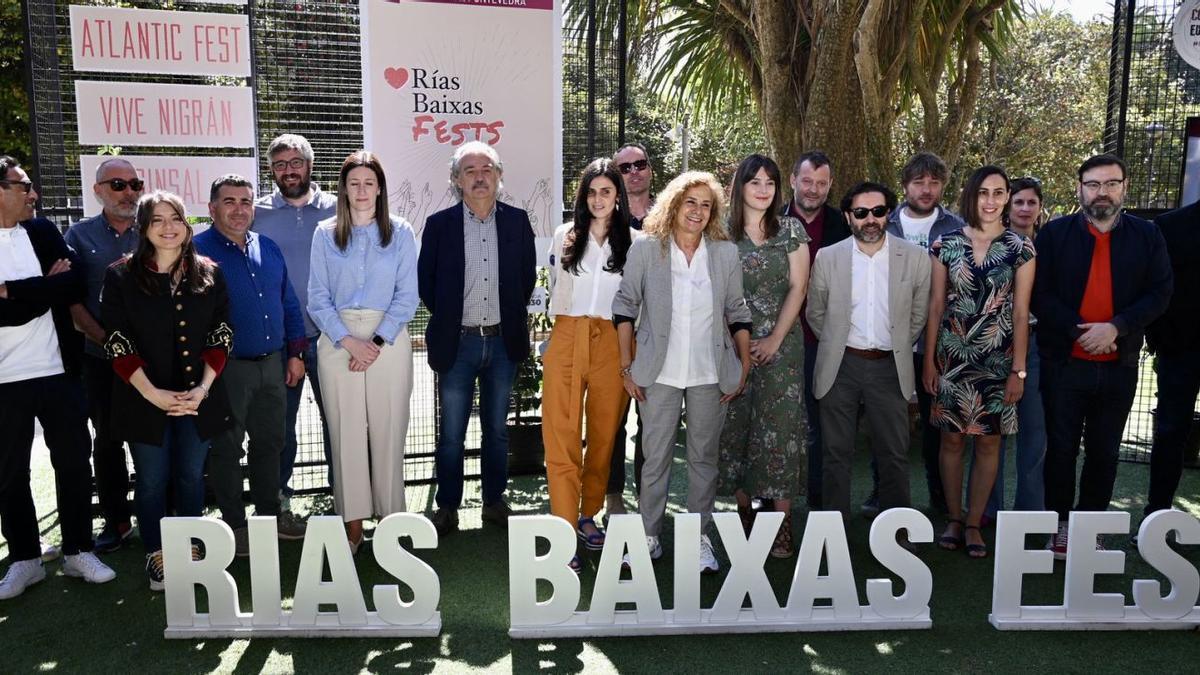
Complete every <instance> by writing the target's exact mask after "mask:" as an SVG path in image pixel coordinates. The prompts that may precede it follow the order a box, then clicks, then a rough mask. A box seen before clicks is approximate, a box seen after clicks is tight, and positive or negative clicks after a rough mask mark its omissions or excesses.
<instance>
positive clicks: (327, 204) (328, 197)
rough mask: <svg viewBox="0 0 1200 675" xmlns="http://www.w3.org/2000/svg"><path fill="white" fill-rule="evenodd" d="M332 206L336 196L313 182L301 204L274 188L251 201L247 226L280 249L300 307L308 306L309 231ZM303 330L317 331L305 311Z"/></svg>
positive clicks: (311, 237)
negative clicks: (307, 197)
mask: <svg viewBox="0 0 1200 675" xmlns="http://www.w3.org/2000/svg"><path fill="white" fill-rule="evenodd" d="M336 206H337V197H336V196H335V195H334V194H332V193H330V192H323V191H322V190H321V188H320V187H318V186H317V184H316V183H313V184H312V193H311V195H310V196H309V200H308V203H307V204H305V205H303V206H292V205H291V204H289V203H288V201H287V200H286V199H284V197H283V194H281V193H280V192H279V188H278V187H276V188H275V192H274V193H272V194H270V195H264V196H262V197H260V198H259V199H258V201H256V202H254V224H253V225H252V226H251V227H252V228H253V229H254V231H255V232H259V233H261V234H265V235H267V236H268V237H270V238H271V240H272V241H274V242H275V243H276V244H278V245H279V250H281V251H283V259H284V260H286V261H287V268H288V276H290V277H291V279H292V284H293V285H294V286H295V287H296V296H297V297H298V298H300V306H301V307H306V306H307V305H308V263H309V258H310V255H311V251H310V250H309V249H310V247H311V246H312V241H313V230H315V229H317V223H319V222H321V221H322V220H325V219H326V218H329V217H332V216H333V211H334V208H335V207H336ZM304 332H305V334H306V335H307V336H308V337H310V338H311V337H315V336H316V334H317V327H316V324H314V323H313V320H312V317H310V316H309V315H308V312H307V311H306V312H304Z"/></svg>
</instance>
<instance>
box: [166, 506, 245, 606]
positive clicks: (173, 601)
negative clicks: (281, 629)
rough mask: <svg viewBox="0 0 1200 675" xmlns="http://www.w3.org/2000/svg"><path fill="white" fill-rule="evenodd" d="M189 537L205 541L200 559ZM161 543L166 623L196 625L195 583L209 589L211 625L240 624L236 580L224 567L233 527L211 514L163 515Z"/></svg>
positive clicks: (230, 551)
mask: <svg viewBox="0 0 1200 675" xmlns="http://www.w3.org/2000/svg"><path fill="white" fill-rule="evenodd" d="M192 539H199V540H200V541H201V542H203V544H204V551H205V553H204V558H203V559H201V560H192ZM162 544H163V572H164V581H165V583H166V592H167V626H168V627H170V628H174V627H180V626H194V625H196V593H195V590H194V587H195V586H203V587H204V589H205V590H206V591H207V592H208V624H209V625H210V626H240V625H241V621H240V619H239V618H238V592H237V584H236V583H235V582H234V580H233V577H232V576H230V575H229V573H228V572H226V571H225V568H227V567H229V563H231V562H233V530H231V529H229V526H228V525H226V524H225V522H224V521H221V520H216V519H214V518H163V519H162Z"/></svg>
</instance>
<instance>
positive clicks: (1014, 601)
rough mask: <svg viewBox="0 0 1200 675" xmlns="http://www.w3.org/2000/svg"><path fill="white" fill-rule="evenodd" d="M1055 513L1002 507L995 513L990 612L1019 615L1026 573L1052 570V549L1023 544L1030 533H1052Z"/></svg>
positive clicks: (1011, 617) (1056, 524)
mask: <svg viewBox="0 0 1200 675" xmlns="http://www.w3.org/2000/svg"><path fill="white" fill-rule="evenodd" d="M1057 530H1058V514H1057V513H1054V512H1053V511H1001V512H1000V514H999V515H998V516H997V517H996V564H995V566H994V571H993V573H992V574H993V580H992V616H994V617H997V618H1005V619H1016V618H1020V616H1021V586H1022V585H1023V583H1024V578H1025V575H1026V574H1050V573H1052V572H1054V553H1053V552H1051V551H1048V550H1046V549H1043V548H1041V547H1040V546H1039V547H1038V548H1037V549H1034V550H1030V549H1026V548H1025V536H1026V535H1029V534H1042V533H1045V534H1053V533H1054V532H1056V531H1057Z"/></svg>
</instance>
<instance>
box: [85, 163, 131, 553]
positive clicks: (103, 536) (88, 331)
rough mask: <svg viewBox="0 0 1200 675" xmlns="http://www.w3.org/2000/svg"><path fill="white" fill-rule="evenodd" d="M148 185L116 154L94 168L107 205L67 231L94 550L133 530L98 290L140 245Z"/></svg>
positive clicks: (106, 549)
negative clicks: (88, 446) (140, 208)
mask: <svg viewBox="0 0 1200 675" xmlns="http://www.w3.org/2000/svg"><path fill="white" fill-rule="evenodd" d="M143 187H145V185H144V184H143V183H142V179H141V178H138V175H137V171H136V169H134V166H133V164H130V163H129V162H128V161H127V160H124V159H121V158H120V157H116V158H113V159H108V160H105V161H104V162H102V163H101V164H100V166H99V167H97V168H96V183H95V184H94V185H93V186H92V192H93V194H95V195H96V199H97V200H98V201H99V202H100V204H101V206H102V207H103V208H102V210H101V211H100V213H98V214H96V215H94V216H92V217H91V218H85V219H83V220H81V221H79V222H78V223H75V224H74V225H72V226H71V228H70V229H69V230H67V236H66V240H67V244H68V245H69V246H70V247H71V248H73V249H75V253H77V254H78V255H79V260H80V263H81V266H82V269H81V270H80V271H81V272H82V274H83V278H84V282H85V283H86V285H87V295H86V296H85V298H84V301H83V302H82V303H80V304H77V305H73V306H72V307H71V318H72V319H74V321H75V326H76V327H77V328H79V330H81V331H83V336H84V341H83V380H84V385H85V387H86V389H87V400H88V417H90V418H91V420H92V428H93V429H94V431H95V437H94V438H93V439H92V464H93V466H94V470H95V474H96V492H97V493H98V494H99V497H100V511H101V512H102V513H103V514H104V529H103V530H102V531H101V532H100V536H98V537H96V551H97V552H98V553H111V552H112V551H116V550H117V549H119V548H121V544H123V543H124V542H125V540H126V539H127V538H128V537H129V535H131V534H133V526H132V525H131V524H130V515H131V513H132V511H131V509H130V507H129V500H128V494H129V468H128V465H127V464H126V463H125V444H124V443H122V442H121V441H119V440H114V439H113V438H112V436H111V434H110V425H109V416H110V413H111V406H112V401H111V398H112V382H113V369H112V363H111V362H110V361H109V360H108V357H107V356H105V355H104V346H103V345H104V327H103V326H101V325H100V320H99V318H100V290H101V289H102V288H103V287H104V273H105V272H106V271H107V270H108V267H109V265H112V264H113V263H114V262H116V261H117V260H119V259H120V258H122V257H123V256H125V255H127V254H129V253H132V252H133V250H134V249H135V248H137V244H138V233H137V228H136V227H135V225H134V216H136V215H137V203H138V199H140V198H141V196H142V188H143Z"/></svg>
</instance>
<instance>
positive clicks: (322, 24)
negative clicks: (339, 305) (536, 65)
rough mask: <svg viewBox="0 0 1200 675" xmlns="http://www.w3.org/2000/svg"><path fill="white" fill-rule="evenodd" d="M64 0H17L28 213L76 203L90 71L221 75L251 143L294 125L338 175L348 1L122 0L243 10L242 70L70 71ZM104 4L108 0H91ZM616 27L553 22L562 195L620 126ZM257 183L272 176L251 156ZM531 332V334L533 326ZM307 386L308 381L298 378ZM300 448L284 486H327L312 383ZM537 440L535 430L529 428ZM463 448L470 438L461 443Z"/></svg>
mask: <svg viewBox="0 0 1200 675" xmlns="http://www.w3.org/2000/svg"><path fill="white" fill-rule="evenodd" d="M71 4H81V3H78V2H75V3H72V2H68V1H67V0H25V1H24V10H25V22H26V26H27V34H26V38H25V39H26V55H27V59H26V61H27V63H28V64H29V68H30V98H31V103H30V105H31V108H32V125H31V126H32V133H33V136H34V138H33V142H34V165H35V166H34V168H35V171H36V172H35V175H34V178H35V180H36V182H37V184H38V188H39V191H40V193H41V202H40V204H39V213H40V214H41V215H43V216H46V217H48V218H50V219H52V220H54V221H55V222H56V223H58V224H59V225H60V226H64V227H65V226H66V225H68V224H69V223H70V222H73V221H75V220H78V219H79V218H80V217H82V215H83V204H82V197H81V195H82V192H83V190H84V189H90V186H85V185H83V184H82V183H83V181H82V179H81V176H80V172H79V161H80V160H79V157H80V155H81V154H93V153H96V152H97V151H98V150H100V149H99V148H97V147H95V146H81V145H80V143H79V140H78V133H77V125H76V113H75V81H76V80H77V79H85V80H86V79H94V80H106V81H125V82H136V81H145V80H148V79H153V81H154V82H164V83H179V84H218V83H219V84H227V85H229V84H232V85H250V86H252V87H253V88H254V99H255V114H256V120H257V132H258V136H257V147H258V152H259V153H262V152H265V149H266V147H267V145H268V144H269V143H270V141H271V139H272V138H274V137H275V136H276V135H277V134H280V133H283V132H291V133H298V134H302V135H304V136H305V137H307V138H308V140H309V141H310V142H311V143H312V146H313V150H314V152H315V154H316V162H315V164H314V167H313V178H314V179H315V180H316V181H317V182H318V183H320V184H321V185H322V187H325V188H327V189H329V188H332V187H333V186H335V185H336V182H337V172H338V170H339V168H340V165H341V159H342V158H344V157H345V156H346V155H348V154H349V153H350V152H352V151H354V150H356V149H358V148H360V147H362V142H363V118H362V78H361V61H360V49H361V47H360V42H359V40H360V37H359V16H358V3H357V2H353V1H347V0H297V1H296V2H286V3H284V2H275V1H268V0H250V2H249V3H248V4H247V5H246V6H243V7H238V6H226V5H219V4H210V3H190V2H173V3H168V4H166V5H164V4H163V3H160V2H143V1H142V0H134V1H132V2H128V1H123V2H121V3H120V5H121V6H123V7H139V8H145V9H179V10H202V11H207V12H231V13H245V14H247V15H248V17H249V22H250V39H251V43H252V51H253V61H252V75H251V77H250V78H249V81H247V80H246V79H244V78H210V77H202V76H171V75H154V76H153V77H152V78H148V77H146V76H145V75H137V74H130V73H103V74H96V73H83V72H76V71H75V70H74V69H73V67H72V61H71V35H70V21H69V7H70V5H71ZM90 4H95V5H106V4H108V5H112V4H117V3H113V2H94V3H90ZM620 44H621V42H620V36H619V35H617V36H613V35H603V36H602V35H598V34H597V30H596V29H595V27H594V25H589V26H587V27H585V28H583V29H582V30H578V29H576V30H573V29H570V28H564V29H563V110H564V114H563V127H564V128H563V154H564V165H563V181H564V194H565V195H567V198H566V199H567V200H570V199H573V192H572V191H573V189H574V180H575V177H576V176H577V174H578V172H579V171H580V169H581V168H582V167H583V165H584V164H585V163H586V161H587V158H590V157H592V156H596V155H610V154H611V153H612V152H613V151H614V150H615V149H616V146H617V145H619V142H620V139H621V137H622V135H623V130H624V91H625V86H624V80H625V77H624V73H625V70H624V57H623V53H622V49H621V48H620ZM137 152H138V154H147V155H153V154H175V155H178V154H186V155H195V156H201V155H207V156H216V155H220V156H252V155H254V154H255V152H254V151H252V150H248V149H247V150H231V149H228V148H152V147H151V148H141V147H139V148H138V149H137ZM258 183H259V187H260V193H269V192H270V190H271V189H272V188H273V185H272V182H271V175H270V173H269V170H268V168H267V166H266V164H265V162H259V176H258ZM427 320H428V314H427V312H426V311H425V310H424V308H423V307H422V308H421V309H420V310H418V313H417V317H416V319H415V320H414V321H413V323H412V324H410V326H409V332H410V335H411V336H412V338H413V352H414V356H413V359H414V373H415V378H414V380H415V381H414V385H413V394H412V401H411V405H410V411H411V414H410V422H409V430H408V441H407V447H406V453H405V479H406V481H407V482H410V483H420V482H428V481H431V480H432V479H433V477H434V474H433V471H434V468H433V467H434V464H433V453H434V449H435V447H436V443H437V423H436V420H437V416H438V413H439V410H438V401H437V385H436V379H435V376H434V374H433V372H432V371H430V369H429V368H428V366H427V365H426V355H425V345H424V340H423V338H422V336H423V334H424V329H425V322H426V321H427ZM533 337H535V338H536V337H537V336H536V335H534V336H533ZM306 386H307V385H306ZM297 433H298V437H299V445H300V447H299V451H298V453H297V460H296V472H295V476H294V478H293V480H292V486H293V487H294V488H296V489H297V491H299V492H312V491H321V490H325V489H327V488H328V483H327V480H326V475H327V473H326V472H327V467H326V462H325V453H324V447H323V446H324V442H323V438H322V434H321V425H320V417H319V415H318V413H317V409H316V405H315V402H314V400H313V397H312V394H311V390H307V389H306V391H305V396H304V403H303V405H302V407H301V411H300V420H299V422H298V425H297ZM479 438H480V436H479V425H478V420H477V418H476V416H475V415H474V414H473V416H472V421H471V424H470V426H469V428H468V438H467V445H468V451H467V454H468V461H467V469H466V470H467V475H468V476H469V477H473V476H478V468H479V467H478V444H479ZM538 440H540V434H539V435H538ZM471 448H475V449H474V450H472V449H471Z"/></svg>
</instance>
